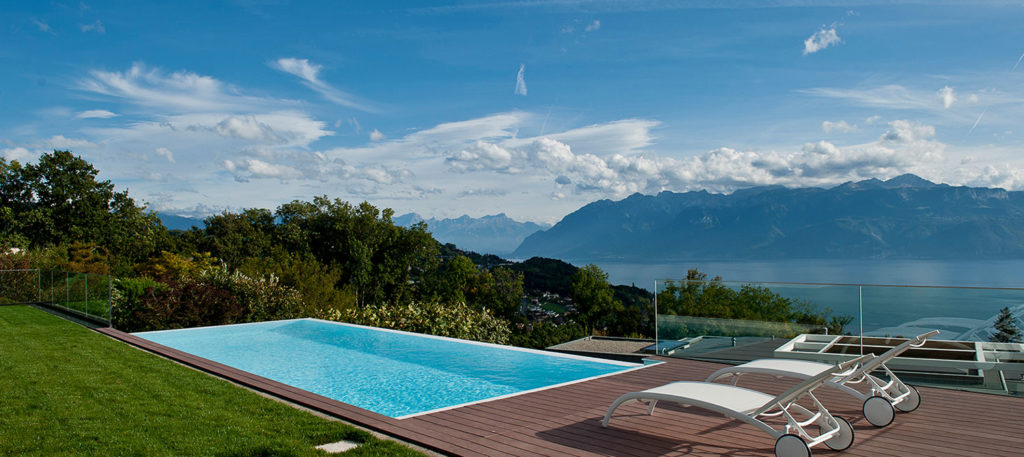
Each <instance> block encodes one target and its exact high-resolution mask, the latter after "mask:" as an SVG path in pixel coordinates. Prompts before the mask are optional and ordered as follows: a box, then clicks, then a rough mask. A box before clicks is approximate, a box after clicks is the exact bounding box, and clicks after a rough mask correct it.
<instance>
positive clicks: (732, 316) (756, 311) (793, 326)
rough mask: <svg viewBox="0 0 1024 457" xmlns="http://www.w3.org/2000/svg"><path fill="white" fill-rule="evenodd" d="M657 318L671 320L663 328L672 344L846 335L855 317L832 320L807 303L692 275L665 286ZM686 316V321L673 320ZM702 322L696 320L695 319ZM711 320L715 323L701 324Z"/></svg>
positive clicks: (766, 290) (827, 313)
mask: <svg viewBox="0 0 1024 457" xmlns="http://www.w3.org/2000/svg"><path fill="white" fill-rule="evenodd" d="M658 312H659V313H662V314H665V315H668V316H669V317H667V318H665V319H663V320H664V321H665V324H664V325H662V326H661V328H659V330H660V331H661V332H663V333H664V334H666V335H671V336H670V338H683V337H690V336H698V335H721V336H778V337H792V336H795V335H796V334H800V333H824V332H825V330H826V329H827V331H828V333H831V334H843V333H844V331H845V329H846V326H847V325H849V324H850V322H852V321H853V316H846V315H840V316H835V315H832V310H831V309H829V308H824V309H818V308H817V306H815V305H814V304H812V303H810V302H807V301H797V300H793V299H791V298H788V297H784V296H782V295H780V294H778V293H776V292H773V291H772V290H771V289H769V288H767V287H763V286H757V285H753V284H743V285H740V287H739V288H732V287H728V286H726V285H725V284H724V283H723V282H722V278H721V277H715V278H712V279H708V275H707V274H706V273H701V272H700V271H698V270H689V271H687V273H686V277H685V278H683V279H682V280H680V281H678V282H677V281H666V283H665V287H664V288H663V289H661V290H660V291H659V292H658ZM675 316H683V318H674V317H675ZM694 318H697V319H694ZM701 318H710V319H701Z"/></svg>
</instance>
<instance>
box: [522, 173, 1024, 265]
mask: <svg viewBox="0 0 1024 457" xmlns="http://www.w3.org/2000/svg"><path fill="white" fill-rule="evenodd" d="M532 256H544V257H553V258H560V259H587V260H608V261H616V260H618V261H628V262H630V261H644V262H651V261H675V260H686V259H708V260H710V259H720V260H730V259H778V258H821V259H825V258H829V259H833V258H842V259H1000V258H1003V259H1020V258H1024V192H1011V191H1006V190H1003V189H994V188H977V187H965V186H949V185H946V184H936V183H933V182H930V181H927V180H925V179H922V178H920V177H917V176H914V175H909V174H908V175H902V176H898V177H895V178H892V179H890V180H888V181H880V180H878V179H868V180H864V181H859V182H848V183H845V184H842V185H839V186H836V187H833V188H828V189H823V188H785V187H781V186H768V187H753V188H748V189H743V190H739V191H736V192H734V193H732V194H728V195H722V194H712V193H708V192H706V191H694V192H686V193H675V192H661V193H659V194H658V195H641V194H634V195H632V196H630V197H627V198H625V199H623V200H620V201H611V200H600V201H596V202H593V203H590V204H588V205H586V206H584V207H582V208H580V209H579V210H577V211H575V212H573V213H571V214H569V215H567V216H565V218H563V219H562V220H561V221H560V222H558V223H557V224H555V226H553V227H551V228H550V229H548V230H544V231H539V232H536V233H534V234H532V235H530V236H529V237H527V238H526V239H525V240H524V241H523V243H522V244H521V245H520V246H519V247H518V248H517V249H516V250H515V251H514V252H513V254H512V257H514V258H528V257H532Z"/></svg>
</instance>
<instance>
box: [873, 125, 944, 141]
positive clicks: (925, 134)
mask: <svg viewBox="0 0 1024 457" xmlns="http://www.w3.org/2000/svg"><path fill="white" fill-rule="evenodd" d="M933 136H935V127H932V126H930V125H922V124H917V123H914V122H911V121H907V120H897V121H892V122H890V123H889V130H888V131H886V132H885V133H884V134H882V137H881V138H879V140H880V141H894V142H902V143H910V142H914V141H920V140H926V139H928V138H931V137H933Z"/></svg>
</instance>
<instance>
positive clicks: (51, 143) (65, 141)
mask: <svg viewBox="0 0 1024 457" xmlns="http://www.w3.org/2000/svg"><path fill="white" fill-rule="evenodd" d="M42 146H43V147H44V148H46V149H62V150H72V149H77V148H92V147H96V144H94V143H93V142H91V141H88V140H84V139H81V138H65V137H64V135H54V136H52V137H50V138H47V139H46V140H43V142H42Z"/></svg>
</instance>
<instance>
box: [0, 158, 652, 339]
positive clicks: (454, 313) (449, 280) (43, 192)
mask: <svg viewBox="0 0 1024 457" xmlns="http://www.w3.org/2000/svg"><path fill="white" fill-rule="evenodd" d="M98 175H99V171H98V170H96V169H95V168H94V167H93V166H92V165H91V164H90V163H88V162H87V161H85V160H84V159H82V158H80V157H77V156H75V155H73V154H72V153H71V152H70V151H54V152H53V153H52V154H44V155H43V156H41V157H40V159H39V161H38V163H37V164H28V165H22V164H20V163H19V162H17V161H12V162H7V161H6V160H4V159H0V247H3V251H2V252H3V253H7V252H8V248H9V247H18V248H24V249H26V250H27V256H28V257H30V258H31V259H32V263H33V264H34V266H35V267H39V268H56V269H72V270H75V271H88V272H94V273H110V274H113V275H114V276H115V277H117V278H118V281H117V282H116V287H115V293H114V303H113V305H114V308H113V312H112V314H113V320H114V324H115V326H117V327H119V328H121V329H124V330H129V331H137V330H153V329H161V328H177V327H190V326H197V325H218V324H228V323H238V322H250V321H259V320H267V319H282V318H293V317H306V316H309V317H319V318H325V319H335V320H344V321H350V322H356V323H366V324H370V325H378V326H385V327H392V328H399V329H406V330H412V331H420V332H426V333H434V334H440V335H446V336H453V337H459V338H471V339H479V340H485V341H493V342H499V343H508V342H509V341H514V342H515V343H516V344H519V345H523V346H531V347H538V346H542V345H547V344H549V343H550V344H554V343H557V342H562V341H565V340H566V339H570V338H575V337H580V336H584V335H585V334H588V333H589V332H594V331H597V332H609V331H614V332H618V331H620V330H622V329H626V330H628V331H629V332H634V333H636V332H641V331H642V329H640V328H639V327H640V323H639V320H638V319H636V322H632V323H628V324H620V321H625V320H631V319H635V318H636V317H637V316H638V315H639V311H635V312H633V313H624V314H621V315H620V314H615V313H616V312H618V311H619V308H617V307H616V306H620V305H621V303H620V302H618V301H614V302H609V301H607V300H604V298H603V295H601V293H590V292H586V291H584V289H579V290H578V291H577V294H578V295H579V296H580V297H581V298H580V300H578V301H577V303H578V304H579V306H580V309H581V310H582V311H581V312H580V313H579V316H576V315H573V316H570V317H569V319H568V321H567V322H562V323H558V324H554V323H533V322H529V321H528V319H526V318H525V317H524V315H523V314H522V313H521V312H520V311H521V307H522V304H523V300H524V297H525V290H524V277H525V274H524V271H523V269H522V268H520V267H519V264H515V263H512V262H508V261H504V260H503V259H500V258H497V257H494V256H479V255H477V254H473V253H466V252H462V251H459V250H458V249H457V248H455V247H454V246H450V245H448V246H443V245H441V244H440V243H438V242H437V241H436V240H434V238H433V237H432V236H431V235H430V233H429V232H428V231H427V226H426V225H425V224H423V223H420V224H417V225H414V226H412V227H409V228H405V227H401V226H398V225H395V224H394V223H393V221H392V217H393V215H394V214H393V212H392V210H390V209H383V210H381V209H378V208H376V207H374V206H373V205H371V204H369V203H366V202H364V203H361V204H359V205H353V204H350V203H348V202H344V201H341V200H338V199H330V198H327V197H326V196H324V197H316V198H314V199H313V201H311V202H307V201H293V202H290V203H285V204H283V205H280V206H279V207H277V208H276V209H275V210H273V211H271V210H268V209H247V210H244V211H241V212H237V213H233V212H224V213H222V214H219V215H215V216H211V217H209V218H207V219H205V220H204V227H203V228H202V229H192V230H188V231H168V230H167V229H166V228H165V227H164V226H163V225H162V224H161V223H160V221H159V219H158V218H157V216H156V215H155V213H153V212H151V211H147V210H146V208H145V206H143V205H140V204H138V203H136V202H135V201H134V200H133V199H132V198H131V197H129V196H128V193H127V191H121V192H115V190H114V186H113V184H111V183H110V182H109V181H101V180H99V179H98V178H97V177H98ZM475 260H476V261H475ZM543 262H544V261H541V263H543ZM530 265H532V263H530ZM564 267H567V268H564V269H563V270H558V273H564V274H566V276H562V279H561V280H562V281H563V282H564V283H566V284H568V283H570V282H571V281H572V277H573V276H572V273H575V271H576V268H575V267H572V266H571V265H568V264H564ZM569 269H571V270H572V272H571V273H570V272H569ZM594 269H596V267H594ZM602 274H603V273H602ZM530 276H531V277H533V276H534V274H533V273H532V272H531V273H530ZM598 276H600V275H598ZM585 278H586V280H587V284H588V287H596V288H599V289H600V290H601V291H604V290H605V289H607V288H609V287H610V285H608V283H607V276H606V275H605V276H600V277H598V278H597V280H596V281H595V280H593V278H591V277H590V276H586V277H585ZM581 281H582V279H581ZM585 293H590V296H592V297H596V298H595V300H598V302H595V303H597V304H595V305H594V306H588V303H589V301H588V299H587V298H584V297H583V294H585ZM613 305H615V306H613ZM605 311H608V312H610V313H612V314H609V315H606V316H604V317H602V318H601V319H596V318H594V317H593V316H594V315H596V314H595V313H598V312H605ZM553 340H558V341H554V342H553V343H552V341H553Z"/></svg>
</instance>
